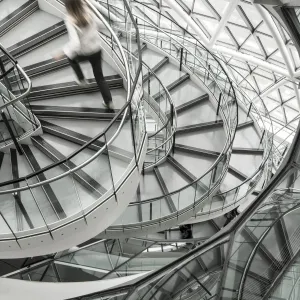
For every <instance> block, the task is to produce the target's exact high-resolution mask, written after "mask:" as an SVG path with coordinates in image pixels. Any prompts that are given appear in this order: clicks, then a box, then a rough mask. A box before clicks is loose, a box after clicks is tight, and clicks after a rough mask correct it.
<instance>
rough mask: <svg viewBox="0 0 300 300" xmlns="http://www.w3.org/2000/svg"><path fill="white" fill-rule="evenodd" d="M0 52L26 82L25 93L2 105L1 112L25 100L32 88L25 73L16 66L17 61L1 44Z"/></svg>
mask: <svg viewBox="0 0 300 300" xmlns="http://www.w3.org/2000/svg"><path fill="white" fill-rule="evenodd" d="M0 50H1V51H2V52H3V53H5V55H6V56H7V57H9V59H10V60H11V61H12V62H13V63H14V65H15V67H16V68H17V69H18V71H19V72H20V73H21V74H22V76H23V77H24V78H25V80H26V81H27V85H28V87H27V89H26V90H25V92H23V94H22V95H20V96H18V97H16V98H15V99H13V100H10V101H9V102H7V103H5V104H3V105H1V106H0V110H3V109H4V108H6V107H8V106H10V105H12V104H13V103H15V102H17V101H20V100H22V99H24V98H26V97H27V96H28V95H29V94H30V91H31V88H32V82H31V80H30V78H29V77H28V76H27V74H26V73H25V71H24V70H23V69H22V68H21V67H20V65H19V64H18V61H17V60H15V59H14V57H13V56H12V55H11V54H10V53H9V52H8V51H7V50H6V49H5V48H4V47H3V45H2V44H0Z"/></svg>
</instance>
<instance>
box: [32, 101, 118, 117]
mask: <svg viewBox="0 0 300 300" xmlns="http://www.w3.org/2000/svg"><path fill="white" fill-rule="evenodd" d="M31 109H32V112H33V113H34V114H35V115H37V116H39V117H56V118H74V119H84V120H85V119H96V120H108V121H110V120H112V119H113V118H114V117H115V116H116V114H117V113H118V111H119V110H115V112H111V111H108V110H107V109H104V108H91V107H67V106H48V105H31ZM121 118H122V116H120V119H121Z"/></svg>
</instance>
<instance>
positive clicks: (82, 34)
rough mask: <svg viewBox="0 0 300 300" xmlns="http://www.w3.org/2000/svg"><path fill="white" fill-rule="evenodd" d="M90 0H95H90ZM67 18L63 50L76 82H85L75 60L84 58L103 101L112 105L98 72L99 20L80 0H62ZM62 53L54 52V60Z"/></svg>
mask: <svg viewBox="0 0 300 300" xmlns="http://www.w3.org/2000/svg"><path fill="white" fill-rule="evenodd" d="M90 1H91V3H92V4H93V3H95V2H94V1H93V0H90ZM65 4H66V9H67V18H66V21H65V23H66V27H67V30H68V34H69V42H68V44H67V45H66V46H65V47H64V49H63V52H64V54H65V55H66V56H67V57H68V59H69V62H70V65H71V67H72V68H73V70H74V72H75V74H76V77H77V79H78V80H76V82H77V83H78V84H79V85H85V84H86V79H85V78H84V75H83V73H82V70H81V67H80V65H79V61H86V60H88V61H89V62H90V63H91V65H92V68H93V73H94V76H95V79H96V82H97V84H98V87H99V89H100V92H101V94H102V96H103V100H104V101H103V105H104V106H105V107H107V108H109V109H113V103H112V97H111V93H110V90H109V87H108V84H107V83H106V81H105V79H104V76H103V72H102V57H101V38H100V36H99V33H98V30H99V29H101V28H103V26H104V25H103V23H102V22H101V21H100V20H99V19H98V17H97V16H96V15H95V14H94V13H93V12H92V11H91V10H90V9H89V7H88V6H87V3H86V2H85V1H84V0H66V1H65ZM64 54H63V53H61V54H58V55H56V56H55V58H56V59H57V60H59V59H60V58H62V57H63V56H64Z"/></svg>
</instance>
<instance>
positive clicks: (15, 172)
mask: <svg viewBox="0 0 300 300" xmlns="http://www.w3.org/2000/svg"><path fill="white" fill-rule="evenodd" d="M10 159H11V172H12V179H13V180H17V179H19V168H18V155H17V150H16V149H10ZM13 187H14V188H15V189H16V188H19V187H20V184H19V182H17V183H14V184H13ZM13 197H14V199H15V208H16V218H17V229H18V231H23V230H24V225H23V217H24V219H25V221H26V222H27V224H28V226H29V228H30V229H32V228H34V226H33V223H32V221H31V219H30V217H29V215H28V213H27V211H26V209H25V207H24V205H23V203H22V199H21V193H20V192H16V193H14V194H13Z"/></svg>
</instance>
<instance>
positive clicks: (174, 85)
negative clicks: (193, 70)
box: [152, 74, 190, 101]
mask: <svg viewBox="0 0 300 300" xmlns="http://www.w3.org/2000/svg"><path fill="white" fill-rule="evenodd" d="M189 78H190V75H189V74H184V75H182V76H181V77H180V78H178V79H177V80H175V81H174V82H172V83H171V84H169V85H168V86H167V90H168V91H169V92H171V91H172V90H174V89H175V88H177V87H178V86H180V85H181V84H182V83H184V82H185V81H186V80H188V79H189ZM161 95H162V94H161V92H157V93H156V94H155V95H153V96H152V97H153V99H154V100H156V101H158V100H159V98H160V97H161Z"/></svg>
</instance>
